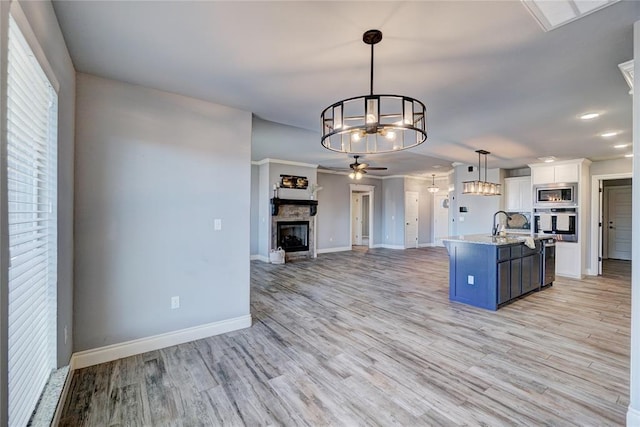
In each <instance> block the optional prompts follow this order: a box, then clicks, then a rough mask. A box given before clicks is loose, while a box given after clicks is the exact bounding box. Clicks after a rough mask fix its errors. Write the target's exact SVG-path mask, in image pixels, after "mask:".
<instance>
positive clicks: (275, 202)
mask: <svg viewBox="0 0 640 427" xmlns="http://www.w3.org/2000/svg"><path fill="white" fill-rule="evenodd" d="M283 205H298V206H309V216H315V215H316V213H317V212H318V201H317V200H303V199H278V198H274V199H271V215H273V216H277V215H278V211H279V210H280V206H283Z"/></svg>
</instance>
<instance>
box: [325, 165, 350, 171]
mask: <svg viewBox="0 0 640 427" xmlns="http://www.w3.org/2000/svg"><path fill="white" fill-rule="evenodd" d="M318 169H322V170H325V171H332V172H351V169H347V168H332V167H330V166H322V165H319V166H318Z"/></svg>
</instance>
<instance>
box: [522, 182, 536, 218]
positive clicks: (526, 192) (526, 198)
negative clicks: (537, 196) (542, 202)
mask: <svg viewBox="0 0 640 427" xmlns="http://www.w3.org/2000/svg"><path fill="white" fill-rule="evenodd" d="M532 203H533V191H532V189H531V177H529V176H528V177H525V178H523V179H522V181H520V212H531V208H532Z"/></svg>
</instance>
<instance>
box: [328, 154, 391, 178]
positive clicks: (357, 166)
mask: <svg viewBox="0 0 640 427" xmlns="http://www.w3.org/2000/svg"><path fill="white" fill-rule="evenodd" d="M359 158H360V156H357V155H356V156H353V159H354V162H353V163H351V164H350V165H349V169H336V168H326V167H323V169H328V170H333V171H350V172H351V173H349V178H351V179H362V177H363V176H364V174H365V173H367V171H368V170H371V171H385V170H387V168H383V167H374V166H369V163H360V162H358V159H359Z"/></svg>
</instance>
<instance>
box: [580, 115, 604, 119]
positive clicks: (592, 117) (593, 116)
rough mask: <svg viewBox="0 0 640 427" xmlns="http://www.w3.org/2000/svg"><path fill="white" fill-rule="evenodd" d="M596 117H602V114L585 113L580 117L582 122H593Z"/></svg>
mask: <svg viewBox="0 0 640 427" xmlns="http://www.w3.org/2000/svg"><path fill="white" fill-rule="evenodd" d="M596 117H600V113H585V114H583V115H581V116H580V120H593V119H595V118H596Z"/></svg>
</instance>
